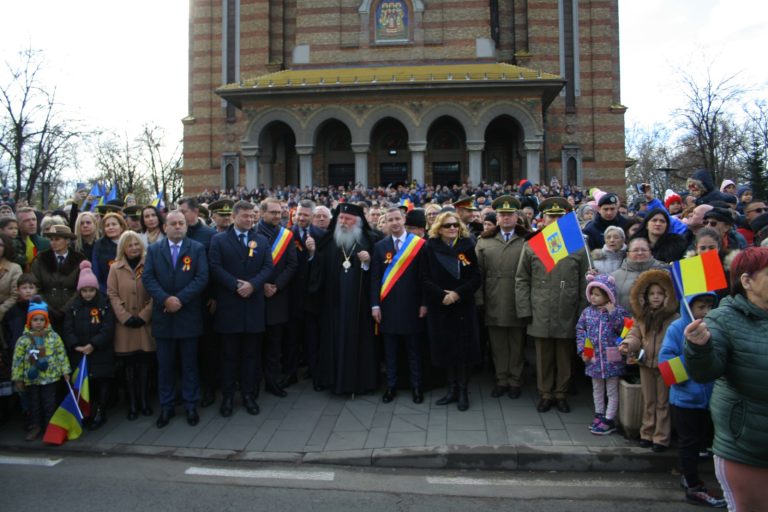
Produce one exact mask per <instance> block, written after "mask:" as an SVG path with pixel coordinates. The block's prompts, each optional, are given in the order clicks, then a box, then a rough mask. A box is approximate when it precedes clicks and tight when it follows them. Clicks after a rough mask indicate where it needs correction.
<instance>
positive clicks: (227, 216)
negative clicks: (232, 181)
mask: <svg viewBox="0 0 768 512" xmlns="http://www.w3.org/2000/svg"><path fill="white" fill-rule="evenodd" d="M234 205H235V202H234V201H232V200H231V199H219V200H218V201H214V202H213V203H211V204H209V205H208V210H209V211H210V212H211V219H213V223H214V229H216V232H218V233H222V232H224V231H226V230H227V228H228V227H229V225H230V224H231V223H232V207H233V206H234Z"/></svg>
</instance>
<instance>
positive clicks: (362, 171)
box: [350, 142, 371, 188]
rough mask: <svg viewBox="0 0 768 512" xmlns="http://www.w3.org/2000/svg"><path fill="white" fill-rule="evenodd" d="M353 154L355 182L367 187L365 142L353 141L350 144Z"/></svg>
mask: <svg viewBox="0 0 768 512" xmlns="http://www.w3.org/2000/svg"><path fill="white" fill-rule="evenodd" d="M350 146H351V147H352V152H353V153H354V154H355V183H360V184H362V185H363V187H365V188H368V149H369V148H370V147H371V145H370V144H368V143H367V142H353V143H352V144H350Z"/></svg>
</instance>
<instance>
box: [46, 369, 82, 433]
mask: <svg viewBox="0 0 768 512" xmlns="http://www.w3.org/2000/svg"><path fill="white" fill-rule="evenodd" d="M67 387H68V388H69V394H67V396H66V397H65V398H64V401H63V402H61V405H60V406H59V408H58V409H56V412H55V413H53V417H51V421H50V422H49V423H48V428H46V429H45V435H44V436H43V442H44V443H48V444H55V445H57V446H58V445H62V444H64V442H65V441H72V440H73V439H77V438H78V437H80V434H82V433H83V414H82V412H80V408H78V407H77V399H76V398H75V393H74V392H73V391H72V388H71V387H70V386H69V383H67Z"/></svg>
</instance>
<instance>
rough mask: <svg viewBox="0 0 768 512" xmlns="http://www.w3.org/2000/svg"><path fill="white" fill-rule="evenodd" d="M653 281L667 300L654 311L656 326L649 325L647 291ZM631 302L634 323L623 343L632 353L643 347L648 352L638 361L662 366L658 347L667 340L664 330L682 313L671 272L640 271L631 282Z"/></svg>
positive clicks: (649, 366) (647, 364) (651, 366)
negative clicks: (632, 282)
mask: <svg viewBox="0 0 768 512" xmlns="http://www.w3.org/2000/svg"><path fill="white" fill-rule="evenodd" d="M654 284H658V285H660V286H661V287H662V289H663V290H664V293H665V294H666V298H665V299H664V303H663V304H662V305H661V307H660V308H659V309H658V310H656V312H655V314H654V321H655V322H654V323H655V324H656V325H657V326H658V327H657V328H656V329H654V328H653V326H650V325H646V320H647V318H648V315H649V308H648V307H647V306H646V301H645V293H646V291H647V290H648V288H650V287H651V285H654ZM630 306H631V307H632V315H633V318H634V319H635V323H634V325H633V326H632V328H631V329H630V330H629V334H627V337H626V338H624V343H626V344H627V346H628V347H629V352H630V353H639V352H640V349H642V350H644V351H645V356H644V357H643V360H642V361H639V364H642V365H643V366H646V367H648V368H656V367H658V366H659V351H660V350H661V344H662V342H663V341H664V334H665V333H666V332H667V329H668V328H669V325H670V324H671V323H672V322H673V321H674V320H676V319H677V318H679V317H680V314H679V313H678V312H677V308H678V307H679V303H678V301H677V296H676V295H675V287H674V285H673V284H672V278H671V277H670V276H669V273H668V272H666V271H664V270H649V271H647V272H644V273H643V274H641V275H640V277H639V278H637V281H635V284H634V286H632V290H631V292H630Z"/></svg>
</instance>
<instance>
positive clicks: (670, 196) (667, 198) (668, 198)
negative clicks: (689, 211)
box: [664, 189, 683, 210]
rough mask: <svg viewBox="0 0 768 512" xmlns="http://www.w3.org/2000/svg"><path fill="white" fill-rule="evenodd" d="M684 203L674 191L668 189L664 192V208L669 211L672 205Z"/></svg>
mask: <svg viewBox="0 0 768 512" xmlns="http://www.w3.org/2000/svg"><path fill="white" fill-rule="evenodd" d="M682 202H683V198H682V197H680V196H679V195H678V194H676V193H675V191H674V190H670V189H667V190H666V191H665V192H664V207H665V208H666V209H667V210H669V207H670V206H671V205H672V203H681V204H682Z"/></svg>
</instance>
